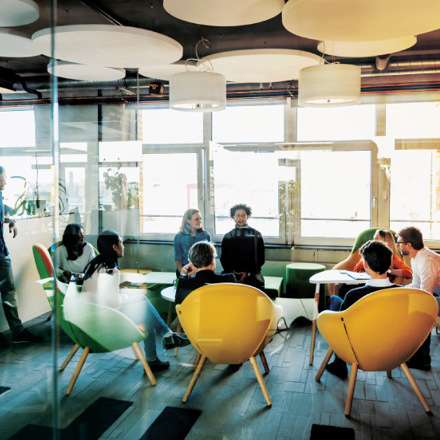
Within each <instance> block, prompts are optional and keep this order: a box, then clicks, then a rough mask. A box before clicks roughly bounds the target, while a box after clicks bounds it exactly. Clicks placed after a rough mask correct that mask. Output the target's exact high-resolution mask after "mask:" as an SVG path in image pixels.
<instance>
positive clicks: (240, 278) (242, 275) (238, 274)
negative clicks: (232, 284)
mask: <svg viewBox="0 0 440 440" xmlns="http://www.w3.org/2000/svg"><path fill="white" fill-rule="evenodd" d="M234 275H235V279H236V280H237V283H242V282H243V281H244V279H245V278H246V276H247V272H235V270H234Z"/></svg>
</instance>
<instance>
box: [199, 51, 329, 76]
mask: <svg viewBox="0 0 440 440" xmlns="http://www.w3.org/2000/svg"><path fill="white" fill-rule="evenodd" d="M320 60H321V57H320V56H318V55H314V54H312V53H309V52H304V51H302V50H290V49H249V50H235V51H231V52H222V53H217V54H214V55H209V56H207V57H205V58H202V59H201V60H200V61H199V63H198V65H199V66H200V64H202V63H207V64H209V63H208V62H210V63H211V64H212V66H213V68H214V72H217V73H221V74H223V75H224V76H225V77H226V79H227V80H228V81H233V82H237V83H267V82H277V81H288V80H291V79H297V78H298V75H299V71H300V70H301V69H302V68H304V67H310V66H316V65H318V64H319V62H320Z"/></svg>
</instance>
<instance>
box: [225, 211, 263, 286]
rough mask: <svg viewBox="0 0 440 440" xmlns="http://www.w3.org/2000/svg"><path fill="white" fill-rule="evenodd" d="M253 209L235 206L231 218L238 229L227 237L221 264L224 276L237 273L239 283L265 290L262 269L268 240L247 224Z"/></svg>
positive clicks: (226, 235)
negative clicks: (265, 240)
mask: <svg viewBox="0 0 440 440" xmlns="http://www.w3.org/2000/svg"><path fill="white" fill-rule="evenodd" d="M251 215H252V209H251V208H250V207H249V206H247V205H245V204H238V205H234V206H233V207H232V208H231V210H230V216H231V218H232V220H234V221H235V228H234V229H232V231H229V232H228V233H227V234H225V236H224V237H223V241H222V255H221V257H220V261H221V263H222V266H223V273H233V274H234V275H235V278H236V280H237V282H238V283H243V284H247V285H249V286H253V287H257V288H259V289H260V288H262V287H264V278H263V275H261V266H262V265H263V264H264V261H265V258H264V240H263V236H262V235H261V234H260V232H258V231H257V230H256V229H254V228H251V227H250V226H249V225H248V224H247V221H248V219H249V218H250V216H251Z"/></svg>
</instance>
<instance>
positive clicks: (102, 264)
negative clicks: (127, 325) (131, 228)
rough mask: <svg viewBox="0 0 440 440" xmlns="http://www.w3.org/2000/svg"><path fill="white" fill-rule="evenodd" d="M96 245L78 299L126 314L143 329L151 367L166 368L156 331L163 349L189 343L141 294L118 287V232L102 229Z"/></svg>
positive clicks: (121, 249)
mask: <svg viewBox="0 0 440 440" xmlns="http://www.w3.org/2000/svg"><path fill="white" fill-rule="evenodd" d="M97 245H98V251H99V255H98V256H97V257H95V258H94V259H93V260H92V261H91V262H90V263H89V264H88V265H87V267H86V273H85V275H84V280H83V288H82V291H81V294H80V296H79V297H80V300H81V301H86V302H90V303H96V304H101V305H104V306H107V307H112V308H115V309H117V310H119V311H120V312H121V313H124V314H125V315H126V316H128V317H129V318H130V319H131V320H132V321H133V322H134V323H135V324H136V325H138V326H139V328H141V329H142V330H147V331H148V336H147V338H146V339H145V342H144V346H145V357H146V359H147V361H148V364H149V365H150V368H151V371H153V372H156V371H162V370H166V369H167V368H169V366H170V363H169V362H168V361H161V360H160V359H159V358H158V357H157V353H156V333H159V334H160V335H161V336H162V337H163V346H164V349H165V350H168V349H171V348H175V347H184V346H186V345H189V344H190V342H189V340H188V339H187V338H185V337H183V336H180V335H178V334H176V333H174V332H172V331H171V330H170V329H169V328H168V326H167V325H166V324H165V322H164V321H163V319H162V318H161V317H160V315H159V313H158V312H157V310H156V309H155V308H154V306H153V305H152V304H151V303H150V301H149V300H148V299H147V297H146V296H145V295H142V294H131V292H130V290H131V289H120V288H119V284H120V272H119V269H118V258H121V257H122V256H123V255H124V244H123V243H122V240H121V237H120V236H119V234H118V233H117V232H115V231H104V232H103V233H102V234H101V235H100V236H99V237H98V242H97ZM124 291H125V292H126V293H124Z"/></svg>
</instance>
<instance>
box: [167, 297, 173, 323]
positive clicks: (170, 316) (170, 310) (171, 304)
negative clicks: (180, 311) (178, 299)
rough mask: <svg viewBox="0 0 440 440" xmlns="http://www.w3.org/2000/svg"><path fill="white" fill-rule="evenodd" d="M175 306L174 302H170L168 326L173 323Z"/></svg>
mask: <svg viewBox="0 0 440 440" xmlns="http://www.w3.org/2000/svg"><path fill="white" fill-rule="evenodd" d="M173 306H174V303H173V302H171V301H170V303H169V304H168V317H167V326H168V327H169V326H170V324H171V318H172V316H173Z"/></svg>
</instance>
